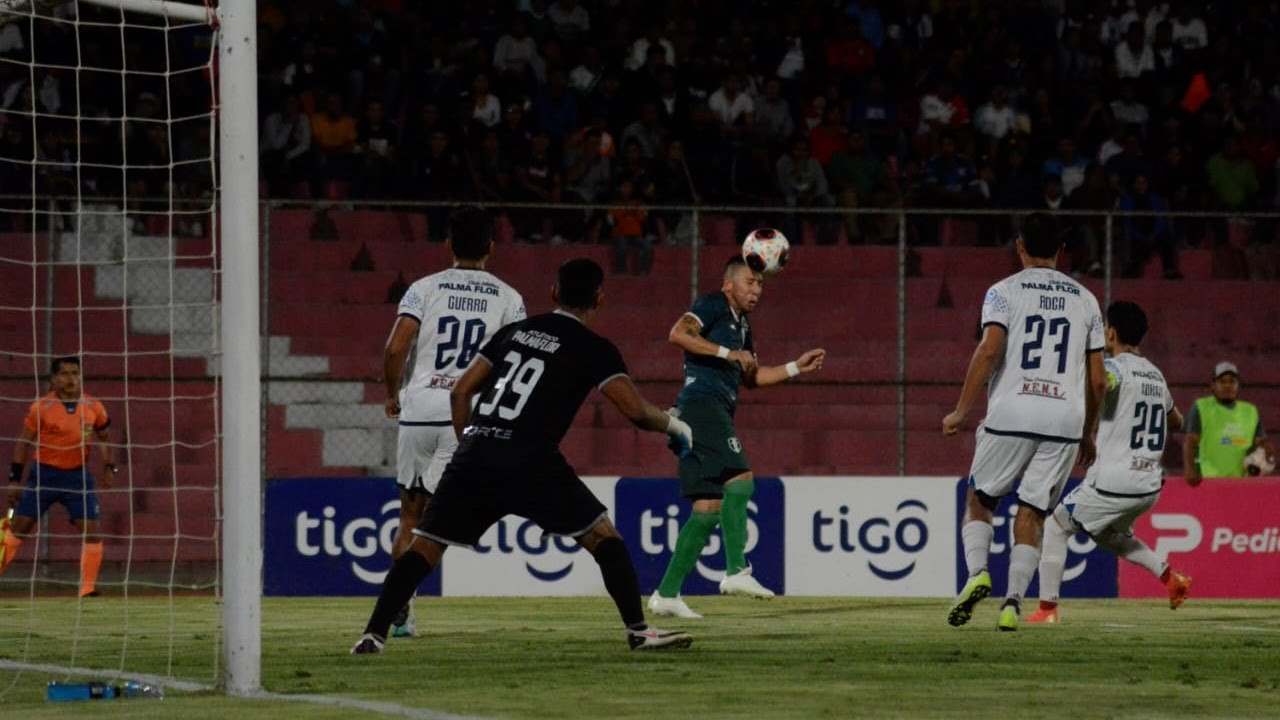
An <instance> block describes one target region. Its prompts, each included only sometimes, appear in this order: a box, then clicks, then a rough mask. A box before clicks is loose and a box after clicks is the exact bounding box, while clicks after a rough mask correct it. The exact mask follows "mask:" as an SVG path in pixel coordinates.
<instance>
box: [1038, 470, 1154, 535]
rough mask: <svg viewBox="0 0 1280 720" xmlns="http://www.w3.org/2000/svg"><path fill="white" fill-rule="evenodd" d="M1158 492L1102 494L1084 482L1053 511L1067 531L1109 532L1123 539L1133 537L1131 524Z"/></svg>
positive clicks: (1144, 510)
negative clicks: (1132, 494)
mask: <svg viewBox="0 0 1280 720" xmlns="http://www.w3.org/2000/svg"><path fill="white" fill-rule="evenodd" d="M1159 499H1160V493H1158V492H1155V493H1152V494H1150V495H1142V496H1139V497H1117V496H1114V495H1103V494H1102V493H1099V492H1098V491H1097V490H1096V489H1095V488H1094V487H1093V486H1092V485H1090V484H1088V483H1087V482H1085V483H1081V484H1080V486H1079V487H1077V488H1076V489H1075V490H1072V491H1071V493H1070V494H1069V495H1067V496H1066V497H1065V498H1063V499H1062V503H1061V504H1060V505H1058V507H1057V509H1056V510H1054V512H1053V514H1054V517H1055V518H1056V519H1057V521H1058V524H1059V525H1061V526H1062V527H1064V528H1067V529H1068V530H1073V531H1076V532H1080V531H1083V532H1087V533H1089V534H1090V535H1097V534H1099V533H1101V532H1102V531H1104V530H1110V531H1112V532H1114V533H1117V534H1119V535H1123V536H1124V537H1131V536H1132V535H1133V523H1134V522H1135V521H1137V519H1138V518H1139V517H1140V516H1141V515H1142V514H1143V513H1145V512H1146V511H1148V510H1150V509H1151V508H1152V507H1155V504H1156V500H1159Z"/></svg>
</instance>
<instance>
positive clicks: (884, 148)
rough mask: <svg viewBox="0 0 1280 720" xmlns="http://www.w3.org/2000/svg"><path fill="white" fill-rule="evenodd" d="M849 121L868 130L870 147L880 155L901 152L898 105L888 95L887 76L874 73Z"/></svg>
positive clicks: (855, 104) (886, 155)
mask: <svg viewBox="0 0 1280 720" xmlns="http://www.w3.org/2000/svg"><path fill="white" fill-rule="evenodd" d="M849 116H850V119H849V122H850V123H851V124H852V125H854V126H855V127H861V128H862V129H863V130H865V131H866V133H867V143H868V147H869V148H870V149H871V151H872V152H874V153H875V154H877V155H879V156H880V157H889V156H891V155H900V154H901V150H900V148H899V140H900V138H899V129H898V107H897V105H896V104H895V103H894V102H893V100H892V99H891V98H889V97H887V96H886V95H885V90H884V78H883V77H882V76H880V75H872V76H871V77H870V79H868V80H867V87H866V91H865V92H863V93H861V94H860V95H859V96H858V101H857V102H856V103H854V106H853V110H852V111H851V112H850V114H849Z"/></svg>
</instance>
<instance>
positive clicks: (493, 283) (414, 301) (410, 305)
mask: <svg viewBox="0 0 1280 720" xmlns="http://www.w3.org/2000/svg"><path fill="white" fill-rule="evenodd" d="M397 314H398V315H404V316H407V317H411V318H413V319H415V320H417V321H418V322H419V323H421V327H419V328H418V338H417V341H416V342H415V343H414V345H413V348H412V349H411V350H410V353H409V358H408V360H407V361H406V365H405V375H404V377H405V381H404V384H403V387H402V388H401V390H400V423H401V424H412V423H432V424H436V423H447V422H449V420H450V418H451V417H452V413H451V411H450V408H449V391H450V390H452V389H453V385H454V383H456V382H457V381H458V378H460V377H462V373H464V372H466V369H467V367H468V366H469V365H470V364H471V362H472V360H474V359H475V356H476V354H477V353H479V351H480V348H481V347H482V346H483V345H484V343H485V341H487V340H488V339H489V338H490V337H491V336H492V335H493V333H495V332H497V331H498V330H499V329H500V328H502V327H504V326H506V325H509V324H511V323H513V322H516V321H518V320H523V319H524V318H525V309H524V299H523V298H522V297H520V293H519V292H517V291H516V290H515V288H513V287H511V286H510V285H508V284H506V283H505V282H503V281H502V280H500V279H498V278H497V277H495V276H494V275H493V274H492V273H489V272H488V271H486V270H478V269H470V268H449V269H448V270H442V271H440V272H438V273H435V274H432V275H428V276H426V277H424V278H421V279H420V280H418V281H417V282H415V283H413V285H411V286H409V289H408V291H406V292H405V294H404V297H403V298H401V300H400V306H399V308H398V309H397Z"/></svg>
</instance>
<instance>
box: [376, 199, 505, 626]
mask: <svg viewBox="0 0 1280 720" xmlns="http://www.w3.org/2000/svg"><path fill="white" fill-rule="evenodd" d="M492 234H493V218H492V217H490V216H489V214H488V213H486V212H484V211H483V210H480V209H479V208H474V207H468V208H463V209H461V210H457V211H455V212H453V213H452V215H451V216H450V217H449V235H448V238H447V239H446V240H445V245H446V247H448V248H449V250H450V252H451V253H452V254H453V259H454V264H453V267H452V268H449V269H448V270H443V271H441V272H438V273H435V274H434V275H428V276H426V277H424V278H422V279H420V280H418V281H417V282H415V283H414V284H413V285H411V286H410V287H409V289H408V291H407V292H405V294H404V298H402V299H401V300H400V307H399V309H398V311H397V316H396V322H395V325H394V326H393V327H392V329H391V336H390V337H388V338H387V346H386V349H385V351H384V354H383V382H384V383H385V385H386V392H387V399H386V411H387V417H388V418H391V419H394V420H398V421H399V425H400V427H399V437H398V442H397V448H396V482H397V483H398V484H399V485H400V528H399V530H398V531H397V533H396V539H395V543H394V544H393V545H392V551H391V556H392V559H393V560H394V559H395V558H398V557H400V555H401V554H402V553H404V551H405V548H407V547H408V546H409V543H410V542H411V541H412V540H413V528H414V526H415V525H417V523H418V519H419V518H420V517H421V516H422V511H423V510H424V509H426V505H427V502H428V501H429V498H430V497H431V495H432V494H434V493H435V490H436V486H437V485H438V484H439V482H440V476H441V474H442V473H443V472H444V468H445V466H446V465H448V464H449V460H450V458H452V457H453V451H454V448H456V447H457V446H458V440H457V437H456V436H455V434H454V430H453V421H452V413H451V412H450V407H449V392H450V391H451V390H452V389H453V385H454V383H455V382H457V380H458V378H460V377H462V375H463V373H464V372H466V370H467V368H468V367H469V366H470V365H471V362H472V361H473V360H474V359H475V357H476V354H477V353H478V352H479V351H480V348H481V347H482V345H483V344H484V343H485V342H486V341H487V340H488V339H489V338H490V337H491V336H492V335H493V334H494V333H496V332H497V331H498V330H499V329H500V328H502V327H503V326H504V325H507V324H509V323H512V322H515V321H517V320H523V319H524V317H525V309H524V300H523V299H522V298H521V297H520V293H518V292H516V291H515V290H514V289H513V288H512V287H511V286H510V285H507V284H506V283H504V282H502V281H501V280H499V279H498V278H497V277H495V276H493V275H492V274H490V273H489V272H488V271H486V270H485V269H484V265H485V261H486V260H487V259H488V257H489V252H490V250H491V249H492V247H493V242H492ZM406 377H407V378H408V380H407V382H406V381H405V378H406ZM413 625H414V618H413V608H412V604H409V605H406V606H405V608H404V610H403V611H402V612H401V615H400V616H398V617H397V618H396V621H395V623H394V624H393V627H392V635H393V636H405V635H413V634H414V627H413Z"/></svg>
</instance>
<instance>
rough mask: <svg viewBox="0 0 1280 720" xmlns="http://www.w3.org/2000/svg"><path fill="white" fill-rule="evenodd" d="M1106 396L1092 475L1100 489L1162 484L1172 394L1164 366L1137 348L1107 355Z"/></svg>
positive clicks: (1136, 489) (1133, 490)
mask: <svg viewBox="0 0 1280 720" xmlns="http://www.w3.org/2000/svg"><path fill="white" fill-rule="evenodd" d="M1104 364H1105V366H1106V369H1107V398H1106V401H1105V403H1104V404H1103V413H1102V418H1101V419H1100V421H1099V422H1098V460H1097V462H1095V463H1094V464H1093V465H1092V466H1090V467H1089V474H1088V476H1087V477H1088V480H1089V481H1090V483H1091V484H1092V485H1093V486H1094V487H1095V488H1097V489H1099V490H1103V491H1106V492H1112V493H1120V494H1123V495H1145V494H1147V493H1153V492H1155V491H1157V490H1159V489H1160V483H1161V479H1162V478H1163V477H1164V471H1163V469H1162V468H1161V467H1160V458H1161V456H1162V455H1164V444H1165V438H1166V437H1168V434H1169V433H1168V417H1169V413H1170V412H1172V411H1173V395H1172V394H1171V393H1170V392H1169V385H1168V384H1167V383H1165V381H1164V375H1163V374H1161V373H1160V369H1159V368H1157V367H1156V366H1155V365H1153V364H1151V361H1150V360H1147V359H1146V358H1144V357H1142V356H1141V355H1134V354H1133V353H1120V354H1119V355H1117V356H1115V357H1113V358H1107V360H1105V361H1104Z"/></svg>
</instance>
